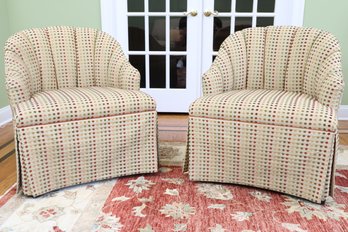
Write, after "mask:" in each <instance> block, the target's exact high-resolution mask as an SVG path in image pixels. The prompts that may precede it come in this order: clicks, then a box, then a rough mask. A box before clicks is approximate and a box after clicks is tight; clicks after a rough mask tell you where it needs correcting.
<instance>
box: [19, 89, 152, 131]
mask: <svg viewBox="0 0 348 232" xmlns="http://www.w3.org/2000/svg"><path fill="white" fill-rule="evenodd" d="M155 110H156V104H155V101H154V100H153V99H152V98H151V97H150V96H149V95H147V94H145V93H143V92H140V91H134V90H124V89H117V88H110V87H89V88H63V89H59V90H50V91H44V92H41V93H39V94H35V95H34V96H33V97H32V98H31V99H30V100H29V101H25V102H22V103H19V104H18V105H17V107H16V108H15V115H16V117H15V120H16V125H17V128H18V127H26V126H34V125H43V124H51V123H59V122H66V121H73V120H83V119H93V118H100V117H110V116H115V115H125V114H133V113H141V112H147V111H155Z"/></svg>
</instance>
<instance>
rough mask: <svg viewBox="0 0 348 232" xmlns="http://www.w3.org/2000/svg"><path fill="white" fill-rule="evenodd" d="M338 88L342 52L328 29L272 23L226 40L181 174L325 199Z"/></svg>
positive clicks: (195, 112) (196, 108) (196, 112)
mask: <svg viewBox="0 0 348 232" xmlns="http://www.w3.org/2000/svg"><path fill="white" fill-rule="evenodd" d="M343 87H344V82H343V75H342V67H341V53H340V47H339V44H338V41H337V39H336V38H335V37H334V36H333V35H331V34H329V33H327V32H324V31H321V30H317V29H313V28H301V27H293V26H270V27H260V28H248V29H245V30H242V31H239V32H237V33H235V34H233V35H231V36H229V37H228V38H227V39H226V40H225V41H224V42H223V44H222V45H221V48H220V50H219V52H218V55H217V57H216V59H215V61H214V62H213V64H212V66H211V68H210V69H209V70H208V71H207V72H206V73H205V74H203V93H204V96H203V97H201V98H199V99H197V100H196V101H195V102H194V103H192V104H191V107H190V111H189V112H190V114H189V131H188V144H187V147H188V148H187V155H186V159H185V164H184V171H188V172H189V176H190V179H192V180H197V181H213V182H224V183H237V184H243V185H250V186H256V187H260V188H265V189H271V190H275V191H279V192H283V193H288V194H291V195H295V196H298V197H302V198H305V199H308V200H310V201H313V202H316V203H320V202H322V201H325V199H326V198H327V196H328V195H329V194H331V195H332V194H333V186H334V182H333V181H332V180H333V179H334V178H333V173H334V169H335V167H334V160H335V157H336V154H337V146H338V132H337V110H338V107H339V105H340V101H341V97H342V93H343Z"/></svg>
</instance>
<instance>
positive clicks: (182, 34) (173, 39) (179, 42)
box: [170, 17, 187, 51]
mask: <svg viewBox="0 0 348 232" xmlns="http://www.w3.org/2000/svg"><path fill="white" fill-rule="evenodd" d="M186 25H187V17H170V50H171V51H186Z"/></svg>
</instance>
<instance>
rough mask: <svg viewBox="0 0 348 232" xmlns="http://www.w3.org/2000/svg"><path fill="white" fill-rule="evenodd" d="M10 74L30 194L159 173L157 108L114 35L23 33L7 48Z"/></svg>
mask: <svg viewBox="0 0 348 232" xmlns="http://www.w3.org/2000/svg"><path fill="white" fill-rule="evenodd" d="M5 72H6V87H7V91H8V96H9V100H10V105H11V108H12V112H13V123H14V131H15V141H16V154H17V169H18V186H19V187H22V190H23V193H24V194H25V195H31V196H38V195H41V194H44V193H47V192H49V191H52V190H56V189H60V188H63V187H66V186H71V185H76V184H80V183H86V182H91V181H96V180H102V179H109V178H113V177H118V176H124V175H132V174H138V173H151V172H156V171H157V169H158V167H157V166H158V165H157V163H158V161H157V132H156V129H157V113H156V105H155V102H154V100H153V99H152V98H151V97H150V96H149V95H147V94H145V93H143V92H141V91H139V87H140V75H139V72H138V71H137V70H136V69H135V68H134V67H133V66H132V65H131V64H130V63H129V62H128V60H127V58H126V56H125V55H124V54H123V52H122V50H121V47H120V45H119V44H118V43H117V42H116V41H115V39H113V38H112V37H111V36H110V35H108V34H106V33H104V32H100V31H97V30H95V29H88V28H73V27H49V28H41V29H30V30H25V31H22V32H19V33H17V34H15V35H14V36H12V37H11V38H9V40H8V41H7V43H6V45H5Z"/></svg>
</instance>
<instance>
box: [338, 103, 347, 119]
mask: <svg viewBox="0 0 348 232" xmlns="http://www.w3.org/2000/svg"><path fill="white" fill-rule="evenodd" d="M337 118H338V120H342V121H344V120H348V105H340V108H339V109H338V113H337Z"/></svg>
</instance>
